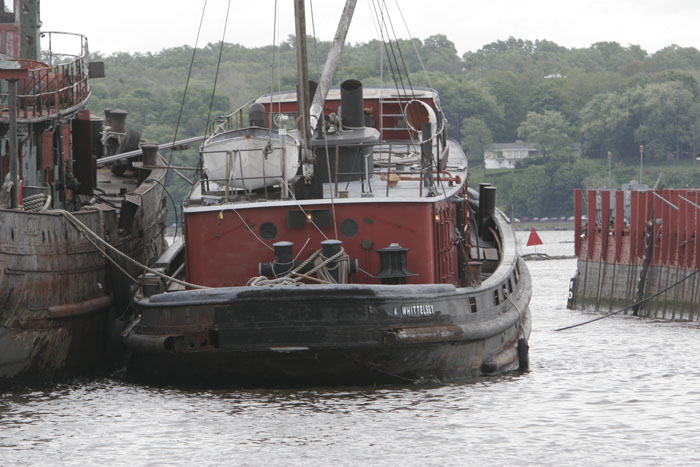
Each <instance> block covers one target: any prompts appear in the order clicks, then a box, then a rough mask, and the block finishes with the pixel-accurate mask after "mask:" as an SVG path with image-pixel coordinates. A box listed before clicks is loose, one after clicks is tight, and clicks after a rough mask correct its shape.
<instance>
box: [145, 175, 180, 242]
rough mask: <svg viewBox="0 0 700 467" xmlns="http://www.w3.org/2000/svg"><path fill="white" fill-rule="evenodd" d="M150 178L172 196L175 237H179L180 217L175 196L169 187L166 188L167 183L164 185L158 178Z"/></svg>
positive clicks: (169, 196)
mask: <svg viewBox="0 0 700 467" xmlns="http://www.w3.org/2000/svg"><path fill="white" fill-rule="evenodd" d="M148 180H150V181H153V182H156V183H157V184H158V185H160V186H161V187H163V190H165V193H166V194H167V195H168V198H170V203H172V205H173V212H174V213H175V236H174V237H173V238H177V227H178V224H179V222H180V221H179V217H178V215H177V204H175V200H174V199H173V196H172V195H171V194H170V192H169V191H168V189H167V188H165V185H163V184H162V183H161V182H160V181H158V180H156V179H155V178H149V179H148Z"/></svg>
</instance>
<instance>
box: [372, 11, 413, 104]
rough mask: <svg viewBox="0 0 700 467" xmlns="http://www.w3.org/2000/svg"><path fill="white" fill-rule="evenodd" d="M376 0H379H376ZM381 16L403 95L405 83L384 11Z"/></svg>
mask: <svg viewBox="0 0 700 467" xmlns="http://www.w3.org/2000/svg"><path fill="white" fill-rule="evenodd" d="M378 1H379V0H378ZM387 16H389V15H388V12H387ZM381 17H382V23H383V24H384V29H385V30H386V32H387V39H388V42H389V49H390V50H391V56H392V57H393V59H394V64H395V65H396V74H397V75H398V77H399V81H401V90H402V91H403V94H404V95H407V93H406V85H405V84H404V82H403V78H402V77H401V71H400V69H399V60H398V59H397V58H396V52H394V46H393V44H392V43H391V36H390V35H389V28H388V27H387V25H386V20H385V19H384V11H382V15H381ZM385 44H386V42H385ZM385 47H386V45H385ZM387 54H388V51H387ZM390 61H391V60H390ZM392 70H393V67H392ZM394 80H396V78H394ZM396 90H397V91H399V92H401V91H400V90H399V89H398V87H397V89H396Z"/></svg>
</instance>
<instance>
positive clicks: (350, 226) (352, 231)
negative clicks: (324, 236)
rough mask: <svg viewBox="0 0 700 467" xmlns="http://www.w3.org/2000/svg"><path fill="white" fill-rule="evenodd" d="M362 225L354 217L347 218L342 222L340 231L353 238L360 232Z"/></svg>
mask: <svg viewBox="0 0 700 467" xmlns="http://www.w3.org/2000/svg"><path fill="white" fill-rule="evenodd" d="M359 230H360V226H359V225H357V222H355V220H354V219H345V220H344V221H343V222H341V223H340V233H342V234H343V236H345V237H347V238H352V237H354V236H355V235H357V232H359Z"/></svg>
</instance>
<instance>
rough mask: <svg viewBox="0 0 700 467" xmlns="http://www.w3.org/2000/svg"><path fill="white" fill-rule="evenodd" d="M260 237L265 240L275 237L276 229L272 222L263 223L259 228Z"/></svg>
mask: <svg viewBox="0 0 700 467" xmlns="http://www.w3.org/2000/svg"><path fill="white" fill-rule="evenodd" d="M260 236H261V237H262V238H264V239H265V240H272V239H273V238H275V237H276V236H277V227H276V226H275V224H273V223H272V222H265V223H264V224H263V225H261V226H260Z"/></svg>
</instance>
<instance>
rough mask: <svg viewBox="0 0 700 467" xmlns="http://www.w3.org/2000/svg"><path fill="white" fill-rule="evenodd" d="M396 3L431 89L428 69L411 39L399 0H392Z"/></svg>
mask: <svg viewBox="0 0 700 467" xmlns="http://www.w3.org/2000/svg"><path fill="white" fill-rule="evenodd" d="M394 2H395V3H396V8H397V9H398V10H399V15H400V16H401V20H402V21H403V24H404V26H405V27H406V32H407V33H408V38H409V39H410V40H411V44H412V45H413V50H415V52H416V56H417V57H418V62H419V63H420V67H421V68H422V69H423V72H424V73H425V79H427V80H428V86H430V88H431V89H432V87H433V83H432V82H431V81H430V73H428V70H426V69H425V65H424V64H423V59H422V58H421V56H420V53H418V47H416V43H415V41H414V40H413V36H411V31H409V29H408V23H406V18H404V16H403V12H402V11H401V7H400V6H399V0H394Z"/></svg>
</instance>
